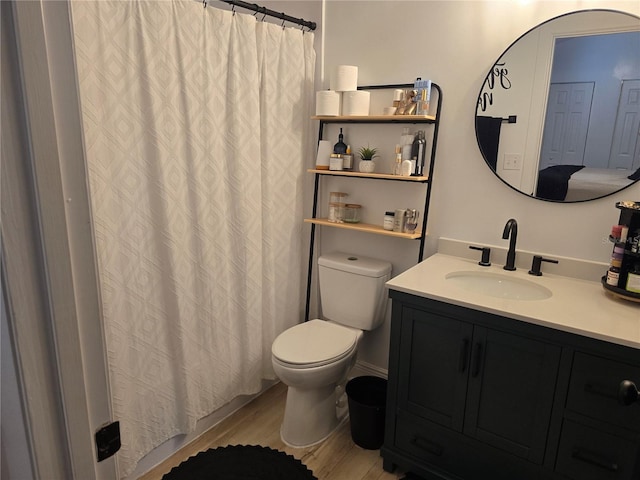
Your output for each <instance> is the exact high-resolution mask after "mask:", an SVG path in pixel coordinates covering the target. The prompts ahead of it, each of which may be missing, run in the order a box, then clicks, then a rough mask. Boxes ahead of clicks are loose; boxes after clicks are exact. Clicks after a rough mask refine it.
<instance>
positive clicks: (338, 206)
mask: <svg viewBox="0 0 640 480" xmlns="http://www.w3.org/2000/svg"><path fill="white" fill-rule="evenodd" d="M344 206H345V204H344V203H341V202H331V203H329V218H327V220H329V221H330V222H333V223H343V222H344Z"/></svg>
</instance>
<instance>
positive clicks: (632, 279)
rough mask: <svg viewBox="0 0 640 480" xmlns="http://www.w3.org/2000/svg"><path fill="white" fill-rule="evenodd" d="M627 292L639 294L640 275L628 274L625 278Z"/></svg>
mask: <svg viewBox="0 0 640 480" xmlns="http://www.w3.org/2000/svg"><path fill="white" fill-rule="evenodd" d="M626 289H627V291H629V292H633V293H640V274H638V273H629V275H628V276H627V287H626Z"/></svg>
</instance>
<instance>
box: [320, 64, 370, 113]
mask: <svg viewBox="0 0 640 480" xmlns="http://www.w3.org/2000/svg"><path fill="white" fill-rule="evenodd" d="M369 103H370V94H369V92H364V91H362V90H358V67H356V66H354V65H338V66H337V67H335V68H334V69H333V71H332V72H331V77H330V90H323V91H319V92H316V115H319V116H337V115H345V116H365V115H369Z"/></svg>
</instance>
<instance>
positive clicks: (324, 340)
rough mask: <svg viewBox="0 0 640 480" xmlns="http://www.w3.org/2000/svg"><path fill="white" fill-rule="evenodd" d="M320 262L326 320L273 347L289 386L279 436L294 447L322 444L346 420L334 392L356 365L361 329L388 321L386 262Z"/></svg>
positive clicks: (349, 258) (285, 335)
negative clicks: (386, 310)
mask: <svg viewBox="0 0 640 480" xmlns="http://www.w3.org/2000/svg"><path fill="white" fill-rule="evenodd" d="M318 264H319V280H320V282H319V283H320V300H321V304H322V308H323V313H324V314H325V315H324V316H325V317H326V319H314V320H310V321H308V322H304V323H301V324H298V325H295V326H293V327H291V328H289V329H288V330H285V331H284V332H282V333H281V334H280V335H279V336H278V337H277V338H276V339H275V340H274V342H273V345H272V348H271V351H272V365H273V369H274V372H275V373H276V375H277V376H278V378H279V379H280V380H281V381H282V382H283V383H284V384H285V385H287V386H288V390H287V400H286V406H285V413H284V420H283V423H282V427H281V429H280V436H281V438H282V440H283V442H284V443H286V444H287V445H289V446H292V447H308V446H311V445H315V444H317V443H320V442H322V441H323V440H325V439H326V438H327V437H328V436H329V435H330V434H331V433H332V432H333V431H334V430H335V429H336V428H337V427H338V425H339V424H340V422H341V420H343V418H342V417H340V416H339V414H338V409H337V401H338V398H337V394H336V390H339V389H337V387H338V386H339V385H341V384H344V382H345V381H346V379H347V375H348V373H349V371H350V370H351V368H352V367H353V365H354V364H355V362H356V356H357V349H358V344H359V342H360V339H361V338H362V336H363V330H372V329H374V328H377V327H378V326H379V325H380V324H381V323H382V321H384V311H385V305H386V295H385V292H384V283H385V282H386V281H387V280H388V279H389V277H390V274H391V264H389V263H388V262H383V261H380V260H376V259H370V258H365V257H357V256H354V255H349V254H343V253H335V254H329V255H323V256H321V257H320V258H319V259H318ZM323 292H325V293H324V294H323ZM327 292H329V293H328V294H327ZM345 413H346V412H345Z"/></svg>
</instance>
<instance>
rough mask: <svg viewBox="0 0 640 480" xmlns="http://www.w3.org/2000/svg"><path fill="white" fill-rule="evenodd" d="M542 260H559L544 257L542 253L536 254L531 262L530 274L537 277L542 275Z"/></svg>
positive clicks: (550, 261) (555, 261)
mask: <svg viewBox="0 0 640 480" xmlns="http://www.w3.org/2000/svg"><path fill="white" fill-rule="evenodd" d="M542 262H548V263H558V260H553V259H551V258H544V257H542V256H541V255H534V256H533V262H531V270H529V275H535V276H536V277H539V276H541V275H542V272H541V271H540V270H541V267H542Z"/></svg>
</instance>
